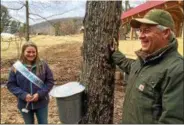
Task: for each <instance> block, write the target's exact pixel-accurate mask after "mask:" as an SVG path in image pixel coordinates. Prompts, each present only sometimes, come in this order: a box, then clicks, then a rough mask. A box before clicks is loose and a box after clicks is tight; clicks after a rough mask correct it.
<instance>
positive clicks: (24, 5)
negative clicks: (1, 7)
mask: <svg viewBox="0 0 184 125" xmlns="http://www.w3.org/2000/svg"><path fill="white" fill-rule="evenodd" d="M23 7H25V5H22V6H21V7H20V8H9V7H8V8H7V9H10V10H21V9H22V8H23Z"/></svg>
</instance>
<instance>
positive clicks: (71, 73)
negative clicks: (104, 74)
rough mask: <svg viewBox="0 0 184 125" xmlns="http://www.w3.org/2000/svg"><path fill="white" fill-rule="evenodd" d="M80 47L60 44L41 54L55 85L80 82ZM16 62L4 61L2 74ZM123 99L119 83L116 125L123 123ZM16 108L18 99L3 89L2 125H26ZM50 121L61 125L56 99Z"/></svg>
mask: <svg viewBox="0 0 184 125" xmlns="http://www.w3.org/2000/svg"><path fill="white" fill-rule="evenodd" d="M80 46H81V43H72V44H60V45H56V46H52V47H49V48H48V49H46V50H45V51H42V52H40V53H39V55H40V57H42V58H43V59H44V60H46V61H47V62H48V64H49V66H50V68H51V70H52V71H53V72H54V79H55V84H57V85H61V84H64V83H67V82H69V81H76V80H78V78H79V75H80V65H81V60H82V57H81V51H80ZM14 61H15V59H11V60H3V61H2V62H1V73H2V72H8V68H9V67H10V66H11V65H12V64H13V62H14ZM1 83H2V82H1ZM123 97H124V87H123V86H122V85H121V83H120V84H119V83H117V84H116V86H115V98H114V124H115V123H120V121H121V118H122V104H123ZM16 107H17V100H16V97H15V96H13V95H12V94H11V93H10V92H9V91H8V90H7V88H6V86H4V87H1V124H22V123H24V122H23V119H22V117H21V115H20V113H19V111H18V109H17V108H16ZM48 121H49V124H59V123H60V120H59V115H58V109H57V106H56V100H55V98H50V103H49V118H48Z"/></svg>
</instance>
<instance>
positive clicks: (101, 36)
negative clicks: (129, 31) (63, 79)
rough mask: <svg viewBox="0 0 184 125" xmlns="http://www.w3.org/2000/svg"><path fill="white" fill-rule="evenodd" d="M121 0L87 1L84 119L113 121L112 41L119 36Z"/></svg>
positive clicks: (82, 79)
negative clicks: (109, 47)
mask: <svg viewBox="0 0 184 125" xmlns="http://www.w3.org/2000/svg"><path fill="white" fill-rule="evenodd" d="M121 12H122V3H121V1H87V3H86V14H85V18H84V42H83V63H82V72H81V77H80V82H81V83H83V84H84V85H85V86H86V90H85V92H86V94H87V110H86V113H85V116H84V117H83V118H82V120H81V123H84V124H86V123H88V124H91V123H93V124H99V123H100V124H104V123H105V124H110V123H111V124H112V123H113V109H114V85H115V84H114V73H115V66H114V65H112V63H111V60H110V55H111V53H110V51H109V49H108V46H109V44H111V43H112V41H113V38H115V39H116V40H118V32H119V26H120V22H121V21H120V16H121Z"/></svg>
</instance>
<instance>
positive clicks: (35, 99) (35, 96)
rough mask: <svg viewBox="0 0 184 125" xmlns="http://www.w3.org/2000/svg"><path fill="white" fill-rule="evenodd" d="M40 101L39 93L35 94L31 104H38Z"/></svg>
mask: <svg viewBox="0 0 184 125" xmlns="http://www.w3.org/2000/svg"><path fill="white" fill-rule="evenodd" d="M38 99H39V95H38V93H35V94H34V95H33V98H32V99H31V102H37V101H38Z"/></svg>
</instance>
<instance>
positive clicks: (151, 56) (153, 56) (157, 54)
mask: <svg viewBox="0 0 184 125" xmlns="http://www.w3.org/2000/svg"><path fill="white" fill-rule="evenodd" d="M169 43H170V44H169V45H167V46H165V47H164V48H161V49H159V50H157V51H156V52H154V53H152V54H147V53H145V52H143V51H142V50H141V49H140V50H138V51H136V52H135V53H136V55H137V56H138V57H139V59H140V60H142V61H143V63H144V64H145V63H148V62H151V61H154V60H157V59H160V58H162V57H163V55H165V54H167V53H169V52H171V51H176V50H177V48H178V42H177V39H176V38H173V39H172V40H171V41H170V42H169Z"/></svg>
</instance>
